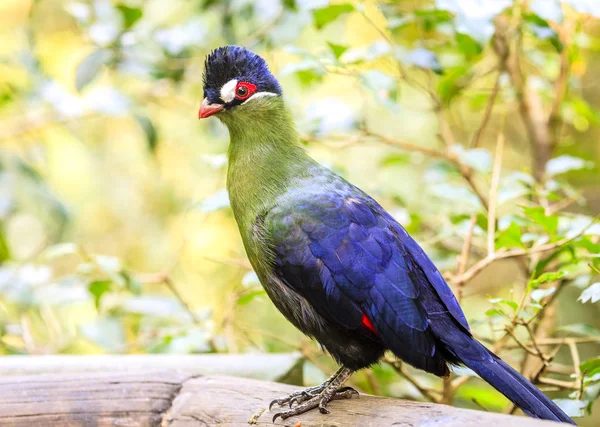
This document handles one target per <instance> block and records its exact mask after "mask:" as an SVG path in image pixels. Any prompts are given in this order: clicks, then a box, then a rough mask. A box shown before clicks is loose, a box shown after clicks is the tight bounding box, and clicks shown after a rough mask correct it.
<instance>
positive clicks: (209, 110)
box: [198, 98, 225, 119]
mask: <svg viewBox="0 0 600 427" xmlns="http://www.w3.org/2000/svg"><path fill="white" fill-rule="evenodd" d="M224 107H225V106H224V105H223V104H209V103H208V99H206V98H204V101H202V104H200V111H198V118H199V119H205V118H206V117H210V116H212V115H213V114H216V113H218V112H219V111H221V110H222V109H223V108H224Z"/></svg>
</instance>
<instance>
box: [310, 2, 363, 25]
mask: <svg viewBox="0 0 600 427" xmlns="http://www.w3.org/2000/svg"><path fill="white" fill-rule="evenodd" d="M353 10H354V6H352V5H351V4H350V3H341V4H332V5H329V6H327V7H322V8H320V9H315V10H313V19H314V22H315V27H317V29H319V30H320V29H321V28H323V27H324V26H325V25H327V24H329V23H331V22H333V21H335V20H336V19H337V18H339V17H340V16H342V15H344V14H346V13H349V12H352V11H353Z"/></svg>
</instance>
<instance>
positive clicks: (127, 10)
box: [117, 4, 143, 29]
mask: <svg viewBox="0 0 600 427" xmlns="http://www.w3.org/2000/svg"><path fill="white" fill-rule="evenodd" d="M117 10H119V12H121V15H122V16H123V26H124V28H125V29H129V28H131V27H132V26H133V25H134V24H135V23H136V22H137V21H139V20H140V18H141V17H142V15H143V12H142V10H141V9H140V8H137V7H129V6H127V5H124V4H119V5H117Z"/></svg>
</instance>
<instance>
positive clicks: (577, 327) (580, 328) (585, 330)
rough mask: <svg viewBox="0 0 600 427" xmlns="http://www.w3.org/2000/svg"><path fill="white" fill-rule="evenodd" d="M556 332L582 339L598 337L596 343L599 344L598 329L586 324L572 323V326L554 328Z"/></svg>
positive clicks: (599, 332)
mask: <svg viewBox="0 0 600 427" xmlns="http://www.w3.org/2000/svg"><path fill="white" fill-rule="evenodd" d="M556 330H557V331H559V332H569V333H572V334H575V335H580V336H583V337H598V342H600V329H597V328H595V327H593V326H592V325H588V324H586V323H574V324H572V325H565V326H560V327H558V328H556Z"/></svg>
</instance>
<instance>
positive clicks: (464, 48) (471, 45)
mask: <svg viewBox="0 0 600 427" xmlns="http://www.w3.org/2000/svg"><path fill="white" fill-rule="evenodd" d="M455 37H456V44H457V45H458V50H460V51H461V52H462V54H463V55H465V57H466V58H467V59H468V60H473V58H475V57H476V56H478V55H479V54H480V53H481V52H482V51H483V46H481V45H480V44H479V43H478V42H477V41H475V39H473V38H472V37H471V36H470V35H468V34H463V33H456V36H455Z"/></svg>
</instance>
